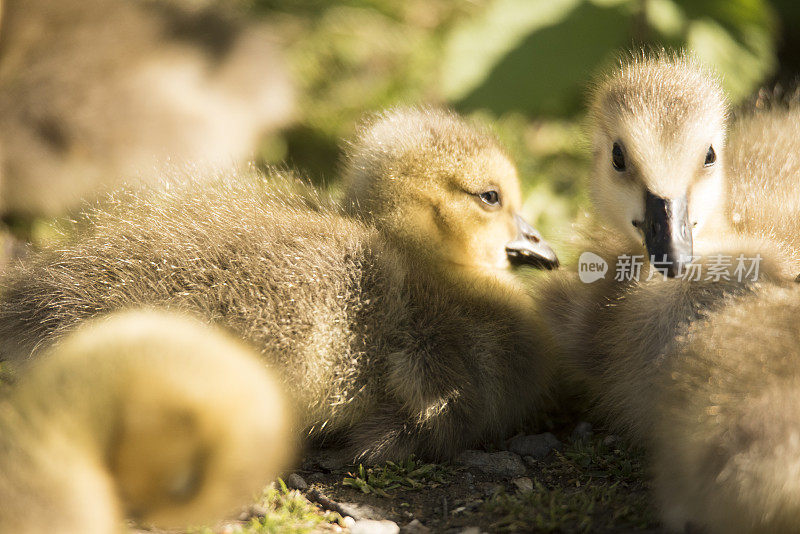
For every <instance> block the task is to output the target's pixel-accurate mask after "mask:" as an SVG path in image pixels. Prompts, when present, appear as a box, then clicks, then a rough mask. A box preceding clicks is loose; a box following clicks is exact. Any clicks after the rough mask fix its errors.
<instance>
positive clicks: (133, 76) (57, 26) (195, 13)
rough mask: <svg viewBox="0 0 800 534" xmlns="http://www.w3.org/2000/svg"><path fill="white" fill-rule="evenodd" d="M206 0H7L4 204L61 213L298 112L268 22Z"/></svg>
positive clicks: (240, 144)
mask: <svg viewBox="0 0 800 534" xmlns="http://www.w3.org/2000/svg"><path fill="white" fill-rule="evenodd" d="M222 3H223V2H213V4H222ZM204 4H207V5H204V6H202V7H200V2H198V1H194V0H172V1H169V2H167V1H158V2H149V1H131V0H58V1H57V2H53V1H51V0H4V1H3V2H2V4H1V5H0V10H1V11H2V22H3V28H2V34H3V42H2V46H1V47H0V80H2V81H0V151H2V154H3V161H2V166H0V177H1V178H2V181H1V182H0V215H3V216H8V215H10V216H23V217H28V216H63V215H65V214H66V213H68V212H71V211H73V210H77V209H78V208H79V207H80V206H81V201H82V200H83V199H87V198H93V197H94V196H95V195H97V194H99V193H100V192H101V191H103V190H105V189H108V188H113V187H118V186H119V185H120V184H121V183H122V181H123V180H125V181H127V182H131V181H134V180H143V179H146V178H148V177H149V176H150V174H151V173H153V169H162V170H164V169H166V170H168V169H170V167H171V165H173V163H170V162H175V161H192V162H193V163H194V164H195V165H197V166H200V167H204V166H210V167H219V166H228V165H230V164H231V162H241V161H245V160H247V159H249V158H251V157H252V155H253V153H254V152H255V150H256V149H257V147H258V144H259V142H260V140H261V139H262V135H263V134H264V133H265V132H269V131H274V130H276V129H277V128H279V127H282V126H283V125H285V124H286V123H287V122H289V121H290V120H291V118H292V103H293V87H292V83H291V80H290V77H289V75H288V73H287V69H286V67H285V65H284V63H283V52H282V50H281V46H280V44H279V43H278V42H277V40H276V36H275V33H276V32H275V31H274V29H272V28H271V27H269V26H267V25H265V24H263V23H257V24H246V23H244V22H243V21H242V20H239V18H238V17H237V16H235V14H234V13H231V10H230V9H224V8H223V7H222V6H219V5H211V4H212V3H211V2H204Z"/></svg>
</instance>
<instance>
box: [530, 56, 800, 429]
mask: <svg viewBox="0 0 800 534" xmlns="http://www.w3.org/2000/svg"><path fill="white" fill-rule="evenodd" d="M726 114H727V105H726V101H725V97H724V94H723V92H722V90H721V88H720V87H719V85H718V83H717V82H716V79H715V78H714V77H713V75H711V74H710V73H709V72H708V71H707V70H705V69H704V68H702V67H700V66H699V65H697V64H696V63H695V62H694V61H693V60H691V59H690V58H687V57H685V56H669V55H667V54H663V55H659V56H655V57H641V58H635V59H633V60H631V61H630V62H629V63H627V64H625V65H623V66H622V68H621V69H620V70H619V71H618V72H616V73H614V74H612V75H611V76H609V77H608V78H606V79H605V80H604V81H602V82H601V83H600V84H598V85H597V87H596V89H595V91H594V94H593V97H592V104H591V119H592V143H593V170H592V173H591V178H590V183H589V187H590V191H591V193H592V200H593V204H594V209H595V212H596V217H595V219H594V227H592V228H590V229H589V230H588V231H587V232H588V238H587V239H586V240H585V242H584V243H579V245H578V246H581V247H582V251H589V252H593V253H594V254H596V255H598V256H600V257H601V258H602V259H603V260H604V261H605V262H606V265H607V266H608V272H607V273H606V275H605V277H604V278H603V279H600V280H598V281H596V282H594V283H590V284H584V283H582V282H580V281H579V279H578V276H576V274H575V273H563V275H561V276H557V277H552V278H550V279H548V280H545V281H544V285H545V286H546V288H545V289H544V290H541V291H540V292H539V298H540V306H542V307H544V308H545V309H546V310H548V311H547V313H545V314H544V316H545V317H546V318H547V319H548V320H549V321H552V322H551V324H552V329H553V330H554V331H555V332H557V333H558V336H557V337H558V342H559V345H560V346H561V348H562V349H563V350H564V351H565V360H566V366H567V368H568V370H569V372H570V374H571V375H572V376H573V377H574V378H575V379H576V380H577V381H578V382H579V383H581V384H583V387H585V388H586V389H587V390H588V391H589V392H590V396H591V397H592V398H593V399H594V400H595V401H596V402H597V405H598V408H599V410H600V412H601V413H604V414H606V416H607V417H608V419H609V421H612V422H613V423H614V424H615V425H618V426H621V427H622V430H625V431H629V432H630V433H631V434H632V435H633V436H635V437H636V439H640V440H641V439H646V438H647V436H649V435H651V432H650V429H649V428H648V427H649V425H650V423H651V422H652V419H653V418H652V408H653V407H652V405H651V402H650V401H652V394H651V393H652V388H651V385H652V384H651V380H653V379H655V378H654V377H655V376H657V375H658V373H659V368H660V363H661V362H662V361H663V359H664V358H665V355H666V354H667V353H669V351H670V349H671V347H672V346H673V344H674V342H675V340H676V338H677V337H678V336H679V335H680V334H681V332H682V330H683V329H684V328H685V325H686V324H687V323H688V322H690V321H692V320H695V319H697V318H698V317H700V316H701V315H702V313H704V312H705V311H707V310H709V309H711V308H713V307H715V306H717V305H721V304H722V303H723V302H724V301H725V299H726V298H727V297H728V296H729V295H736V294H741V293H746V292H748V291H751V289H752V286H753V284H756V283H758V282H759V281H762V280H778V279H784V278H788V277H789V276H790V275H791V268H790V267H791V261H790V260H789V256H788V254H787V252H786V250H785V247H781V246H780V243H777V242H775V241H773V240H772V239H770V236H768V235H765V234H758V233H756V232H752V233H750V234H744V233H742V234H739V233H737V232H735V231H734V230H733V229H732V228H731V226H730V224H729V221H728V217H727V213H728V211H727V206H726V201H725V190H726V188H727V182H726V175H725V165H724V162H725V155H726V151H725V125H726ZM720 255H722V256H724V257H727V258H729V259H728V260H727V262H728V263H729V265H726V266H723V268H721V269H720V270H722V271H723V274H724V276H721V277H719V278H718V279H714V278H712V279H711V280H708V279H706V278H707V276H708V273H709V272H710V271H709V269H712V268H713V267H712V265H713V264H714V262H715V261H717V260H718V259H719V257H720ZM740 255H741V256H742V261H741V266H742V270H741V271H740V272H738V273H737V272H736V269H737V267H739V264H738V263H737V258H739V256H740ZM752 258H754V259H755V260H753V261H751V260H750V259H752ZM652 260H655V261H652ZM637 261H638V265H639V267H638V269H639V272H637V271H636V269H637V268H635V267H634V264H635V263H636V262H637ZM717 263H718V264H719V265H722V264H721V263H720V262H719V261H717ZM693 273H695V274H693ZM698 273H699V275H700V276H699V278H700V279H696V278H698ZM637 275H638V276H637ZM666 278H669V279H666ZM739 279H741V281H739Z"/></svg>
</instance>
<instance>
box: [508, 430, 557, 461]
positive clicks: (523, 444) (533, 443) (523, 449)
mask: <svg viewBox="0 0 800 534" xmlns="http://www.w3.org/2000/svg"><path fill="white" fill-rule="evenodd" d="M562 447H563V445H562V443H561V442H560V441H558V438H556V437H555V436H554V435H553V434H551V433H550V432H545V433H544V434H535V435H530V436H516V437H514V438H511V439H510V440H509V442H508V450H509V451H511V452H514V453H516V454H519V455H520V456H533V457H534V458H536V459H541V458H544V457H545V456H547V455H548V454H550V452H551V451H553V450H560V449H561V448H562Z"/></svg>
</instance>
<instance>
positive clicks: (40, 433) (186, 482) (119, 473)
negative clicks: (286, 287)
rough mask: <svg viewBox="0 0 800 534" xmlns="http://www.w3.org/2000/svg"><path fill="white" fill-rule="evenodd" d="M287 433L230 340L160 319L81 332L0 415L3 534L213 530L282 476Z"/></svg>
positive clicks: (268, 394)
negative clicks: (131, 524) (135, 526)
mask: <svg viewBox="0 0 800 534" xmlns="http://www.w3.org/2000/svg"><path fill="white" fill-rule="evenodd" d="M288 427H289V421H288V418H287V415H286V408H285V405H284V401H283V399H282V396H281V395H280V394H279V393H278V389H277V387H276V383H275V381H273V380H272V378H271V377H270V376H269V374H268V373H267V372H266V370H265V369H264V367H263V365H262V364H261V363H260V362H259V361H258V359H257V358H256V357H255V355H254V354H252V353H251V352H250V351H249V350H248V349H246V348H245V347H244V346H242V345H241V344H240V343H238V342H236V341H234V340H233V339H231V338H229V337H228V336H227V335H223V334H222V333H220V332H217V331H215V330H213V329H212V328H210V327H208V326H206V325H203V324H201V323H199V322H197V321H195V320H189V319H186V318H183V317H180V316H175V315H171V314H166V313H161V312H149V311H132V312H124V313H120V314H117V315H114V316H110V317H106V318H102V319H98V320H96V321H92V322H89V323H85V324H84V325H82V326H81V327H80V328H78V329H77V330H76V331H75V332H73V333H71V334H70V335H69V336H67V337H65V338H64V339H62V340H61V341H59V343H57V344H56V345H55V346H53V347H52V348H51V349H50V350H49V351H48V353H47V354H46V355H42V357H41V358H40V359H38V360H37V361H36V362H35V363H34V364H33V365H32V366H31V367H30V368H29V369H28V370H27V372H26V374H25V375H24V376H22V377H21V379H20V381H19V382H18V383H17V384H15V385H14V386H13V387H12V389H11V391H10V394H9V395H8V396H7V397H6V398H4V399H3V400H2V401H0V449H2V451H3V454H2V455H0V531H2V532H19V533H31V534H33V533H40V532H50V533H64V534H68V533H69V534H90V533H97V534H109V533H112V532H121V531H122V530H123V523H122V521H123V519H124V518H131V519H135V520H136V521H138V522H140V523H142V524H155V525H158V526H160V527H186V526H188V525H198V524H202V523H204V522H208V521H215V520H219V519H221V518H222V517H224V516H225V515H226V514H230V513H231V512H235V511H236V508H237V507H238V506H241V505H243V504H246V503H247V502H248V501H249V500H250V499H252V498H253V497H255V496H257V495H258V493H259V491H260V490H261V489H262V488H263V487H264V485H265V484H266V483H267V482H269V481H270V480H271V479H273V477H275V476H276V475H278V474H279V472H280V470H281V469H282V468H283V467H285V465H286V462H287V461H288V460H289V455H288V451H289V450H291V448H292V447H291V443H290V441H289V433H288Z"/></svg>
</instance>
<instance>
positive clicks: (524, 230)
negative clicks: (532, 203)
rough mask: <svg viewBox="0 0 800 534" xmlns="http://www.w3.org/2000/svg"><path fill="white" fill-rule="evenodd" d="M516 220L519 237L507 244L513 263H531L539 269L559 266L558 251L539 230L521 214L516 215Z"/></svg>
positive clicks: (509, 256)
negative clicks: (556, 251)
mask: <svg viewBox="0 0 800 534" xmlns="http://www.w3.org/2000/svg"><path fill="white" fill-rule="evenodd" d="M514 221H515V222H516V223H517V237H516V238H515V239H514V240H513V241H511V242H510V243H508V244H507V245H506V254H507V255H508V261H509V262H511V265H531V266H533V267H536V268H537V269H555V268H556V267H558V257H556V253H555V252H554V251H553V249H552V248H550V245H548V244H547V243H546V242H545V240H544V239H542V236H541V235H540V234H539V232H537V231H536V229H535V228H534V227H533V226H531V225H530V224H528V223H527V222H525V219H523V218H522V217H520V216H519V215H514Z"/></svg>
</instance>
